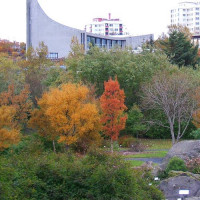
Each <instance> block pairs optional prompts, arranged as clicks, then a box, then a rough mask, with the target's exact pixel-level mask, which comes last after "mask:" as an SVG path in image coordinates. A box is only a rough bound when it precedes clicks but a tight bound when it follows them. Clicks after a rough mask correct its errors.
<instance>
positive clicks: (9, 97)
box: [0, 84, 32, 126]
mask: <svg viewBox="0 0 200 200" xmlns="http://www.w3.org/2000/svg"><path fill="white" fill-rule="evenodd" d="M29 94H30V92H29V86H28V85H25V86H24V89H23V90H21V91H20V93H18V94H17V93H16V91H15V86H14V85H13V84H11V85H9V87H8V91H6V92H2V93H1V94H0V106H3V105H4V106H13V107H14V108H15V117H14V119H15V120H14V121H13V123H15V125H16V126H19V125H22V126H24V125H26V123H27V121H28V117H29V114H30V112H31V109H32V102H31V101H30V99H29Z"/></svg>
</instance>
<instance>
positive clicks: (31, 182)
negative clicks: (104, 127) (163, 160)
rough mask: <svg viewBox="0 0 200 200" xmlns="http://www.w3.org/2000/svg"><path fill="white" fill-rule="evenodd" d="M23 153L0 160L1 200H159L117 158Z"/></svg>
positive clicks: (102, 154)
mask: <svg viewBox="0 0 200 200" xmlns="http://www.w3.org/2000/svg"><path fill="white" fill-rule="evenodd" d="M28 155H29V153H28V152H24V153H21V154H20V155H19V154H14V155H12V156H11V155H9V156H7V157H4V156H1V157H0V187H1V192H0V199H1V200H12V199H16V200H21V199H31V200H37V199H41V200H45V199H49V200H55V199H56V200H65V199H69V200H77V199H85V200H86V199H88V200H89V199H90V200H93V199H99V200H101V199H102V200H103V199H106V200H111V199H115V200H120V199H123V200H130V199H132V200H146V199H148V200H160V199H163V195H162V193H161V192H160V191H159V190H158V189H157V188H155V187H154V186H149V185H148V183H147V182H148V180H145V178H144V177H142V176H141V174H140V173H135V172H133V170H131V168H130V165H129V164H128V163H127V162H125V161H124V160H123V158H121V157H119V156H117V155H109V154H106V153H105V152H103V151H101V150H100V151H98V150H93V151H90V152H89V153H88V154H87V156H85V157H83V158H75V157H74V159H71V158H68V156H67V155H66V154H65V153H59V154H55V153H48V152H47V153H42V154H34V155H31V156H28Z"/></svg>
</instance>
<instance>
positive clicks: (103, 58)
mask: <svg viewBox="0 0 200 200" xmlns="http://www.w3.org/2000/svg"><path fill="white" fill-rule="evenodd" d="M175 31H176V33H173V37H175V36H176V37H179V36H180V37H182V39H184V40H187V42H188V40H189V39H188V38H189V36H188V35H187V37H186V33H185V32H184V31H182V29H175ZM172 32H173V31H172ZM179 32H180V33H179ZM170 33H171V32H170ZM182 34H183V35H182ZM170 37H172V35H170V34H169V38H170ZM169 38H168V39H167V40H166V38H164V39H163V40H164V42H165V43H166V41H167V42H169V41H168V40H170V39H169ZM160 40H161V39H160ZM160 40H159V41H157V42H155V43H153V42H152V43H151V44H148V45H146V46H144V51H143V52H142V53H141V54H134V53H133V52H132V50H131V49H129V48H127V49H120V48H118V47H115V48H113V49H112V50H109V51H108V50H106V49H100V48H97V47H94V46H91V48H90V50H89V51H88V52H87V53H86V54H85V52H84V51H83V47H82V46H81V45H80V44H79V43H78V40H77V39H76V38H73V40H72V44H71V47H72V48H71V49H72V50H71V53H70V54H69V56H68V58H67V59H66V61H64V62H63V63H62V64H61V63H55V62H52V61H51V60H48V59H47V53H48V49H47V47H46V46H45V44H43V43H41V44H40V46H39V48H38V49H36V50H34V49H32V48H30V49H29V50H28V52H27V60H24V59H22V58H18V59H17V60H16V59H14V60H13V57H11V56H10V55H6V56H5V54H0V199H3V200H4V199H6V200H7V199H63V200H64V199H74V200H75V199H127V200H128V199H137V200H140V199H141V200H143V199H144V200H146V199H152V200H153V199H154V200H156V199H158V200H160V199H162V198H163V196H162V194H161V193H160V191H159V190H158V189H156V187H154V186H150V185H149V181H150V180H151V178H152V177H150V174H148V173H146V171H144V170H143V169H137V170H134V169H133V168H132V167H133V166H138V165H141V164H142V163H143V162H142V161H135V160H134V161H133V160H131V161H126V160H125V158H149V157H157V158H162V157H164V156H165V155H166V152H167V150H168V149H169V148H170V147H171V145H173V144H175V143H176V142H178V141H179V140H181V139H184V138H187V139H188V138H198V135H199V131H198V129H197V128H199V121H200V120H199V86H200V81H199V80H200V78H199V77H200V71H199V68H198V59H197V57H196V50H195V47H194V46H190V45H189V46H190V48H192V50H194V51H193V53H192V55H191V54H190V53H187V56H185V57H183V58H181V59H185V61H184V62H183V61H182V60H177V62H175V60H176V59H177V57H176V56H170V55H172V54H173V55H176V52H172V53H171V54H170V55H169V54H168V53H166V51H165V50H163V49H162V48H161V47H163V46H162V45H165V43H163V42H162V41H160ZM176 41H179V40H176ZM149 45H151V50H149V49H147V48H149V47H148V46H149ZM159 45H160V46H159ZM186 46H188V43H187V45H186ZM192 50H191V51H192ZM194 53H195V56H194V55H193V54H194ZM191 56H192V57H191ZM194 59H195V61H194ZM187 60H188V61H187ZM191 60H193V61H191ZM188 63H189V64H188ZM61 65H65V66H66V68H64V67H60V66H61ZM189 65H191V67H190V66H189ZM191 133H192V134H191ZM149 138H153V139H157V140H149ZM161 139H162V140H161ZM163 139H165V140H163ZM166 139H167V140H166ZM110 147H111V149H110ZM99 148H100V149H101V150H99ZM116 149H117V150H118V152H119V153H117V155H116V153H115V150H116ZM126 150H129V151H130V152H134V154H131V155H130V156H127V155H125V156H121V154H122V155H123V151H126ZM135 152H139V153H137V154H136V153H135ZM141 152H142V153H141ZM119 154H120V156H119ZM175 163H176V161H175ZM191 163H195V164H194V166H197V167H192V164H191ZM198 163H199V160H192V161H190V162H189V161H188V164H186V166H187V167H188V169H190V170H191V171H192V170H193V171H198V170H199V168H198V167H199V164H198ZM172 165H175V164H173V162H172ZM169 168H170V167H169ZM169 171H170V170H169ZM167 173H168V172H167Z"/></svg>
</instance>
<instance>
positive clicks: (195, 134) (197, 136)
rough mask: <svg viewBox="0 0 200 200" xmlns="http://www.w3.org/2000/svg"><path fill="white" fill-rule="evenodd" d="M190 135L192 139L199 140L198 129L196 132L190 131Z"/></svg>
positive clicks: (199, 130) (199, 132)
mask: <svg viewBox="0 0 200 200" xmlns="http://www.w3.org/2000/svg"><path fill="white" fill-rule="evenodd" d="M190 135H191V136H192V137H193V138H194V139H197V140H199V139H200V128H198V129H197V130H194V131H192V132H191V134H190Z"/></svg>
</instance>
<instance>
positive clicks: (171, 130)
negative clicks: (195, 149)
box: [170, 124, 176, 146]
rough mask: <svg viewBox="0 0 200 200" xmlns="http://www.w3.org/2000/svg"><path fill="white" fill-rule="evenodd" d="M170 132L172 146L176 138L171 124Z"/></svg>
mask: <svg viewBox="0 0 200 200" xmlns="http://www.w3.org/2000/svg"><path fill="white" fill-rule="evenodd" d="M170 132H171V136H172V146H173V145H174V144H175V143H176V138H175V135H174V126H173V124H170Z"/></svg>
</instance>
